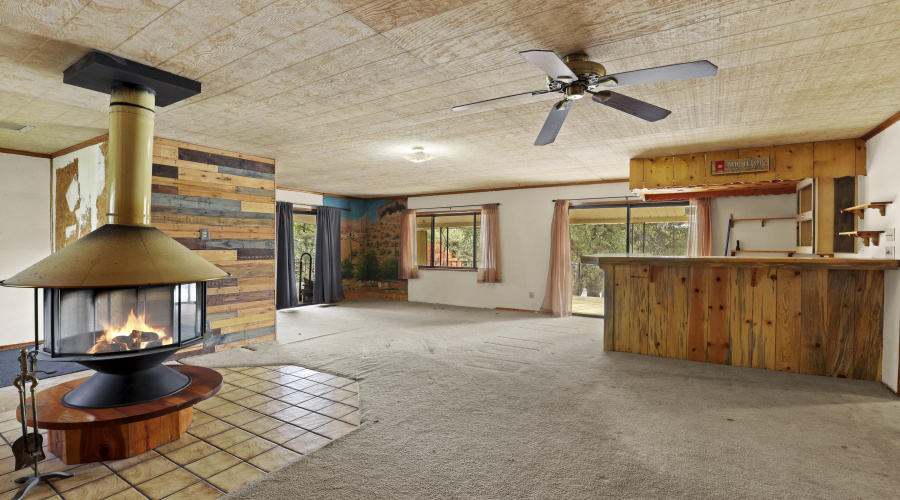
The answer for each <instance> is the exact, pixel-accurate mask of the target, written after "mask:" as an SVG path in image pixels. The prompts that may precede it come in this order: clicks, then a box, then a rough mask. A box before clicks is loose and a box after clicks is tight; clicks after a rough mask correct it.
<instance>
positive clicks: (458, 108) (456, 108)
mask: <svg viewBox="0 0 900 500" xmlns="http://www.w3.org/2000/svg"><path fill="white" fill-rule="evenodd" d="M548 92H550V91H549V90H534V91H531V92H524V93H521V94H513V95H508V96H505V97H496V98H494V99H488V100H486V101H478V102H471V103H469V104H463V105H461V106H453V107H452V108H450V109H452V110H453V111H463V110H466V109H472V108H477V107H479V106H486V105H488V104H494V103H497V102H500V101H505V100H507V99H519V98H521V97H531V96H533V95H541V94H546V93H548Z"/></svg>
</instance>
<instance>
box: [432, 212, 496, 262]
mask: <svg viewBox="0 0 900 500" xmlns="http://www.w3.org/2000/svg"><path fill="white" fill-rule="evenodd" d="M461 215H471V216H472V235H473V236H472V266H471V267H459V266H435V265H433V264H434V262H435V260H434V248H435V244H434V241H435V240H434V230H435V219H436V218H438V217H459V216H461ZM480 215H481V211H480V210H476V211H466V212H443V213H422V214H419V213H417V214H416V219H418V218H419V217H429V218H430V219H431V228H430V229H428V230H427V231H428V234H429V235H430V238H431V239H430V240H429V241H430V245H429V244H426V248H427V247H429V246H430V247H431V251H430V253H429V255H428V259H427V262H431V263H432V265H430V266H427V265H419V266H418V267H419V269H425V270H429V271H430V270H437V271H477V270H478V236H479V227H478V225H479V221H478V217H479V216H480ZM416 227H417V229H416V231H418V221H417V222H416ZM448 229H450V228H448Z"/></svg>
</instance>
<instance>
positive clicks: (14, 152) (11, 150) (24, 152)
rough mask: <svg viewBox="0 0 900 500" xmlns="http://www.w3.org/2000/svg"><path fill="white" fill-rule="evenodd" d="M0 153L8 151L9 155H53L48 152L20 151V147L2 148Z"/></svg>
mask: <svg viewBox="0 0 900 500" xmlns="http://www.w3.org/2000/svg"><path fill="white" fill-rule="evenodd" d="M0 153H6V154H8V155H19V156H33V157H35V158H48V159H49V158H51V156H50V155H48V154H46V153H32V152H31V151H19V150H18V149H6V148H0Z"/></svg>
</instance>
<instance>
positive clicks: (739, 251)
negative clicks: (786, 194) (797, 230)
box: [731, 217, 797, 257]
mask: <svg viewBox="0 0 900 500" xmlns="http://www.w3.org/2000/svg"><path fill="white" fill-rule="evenodd" d="M791 218H792V219H793V217H791ZM736 253H786V254H787V256H788V257H793V256H794V254H795V253H797V251H796V250H732V251H731V256H732V257H734V254H736Z"/></svg>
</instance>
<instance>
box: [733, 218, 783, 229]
mask: <svg viewBox="0 0 900 500" xmlns="http://www.w3.org/2000/svg"><path fill="white" fill-rule="evenodd" d="M748 220H758V221H760V227H766V221H767V220H797V217H796V216H794V217H764V218H760V219H731V227H734V223H735V222H742V221H748Z"/></svg>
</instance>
